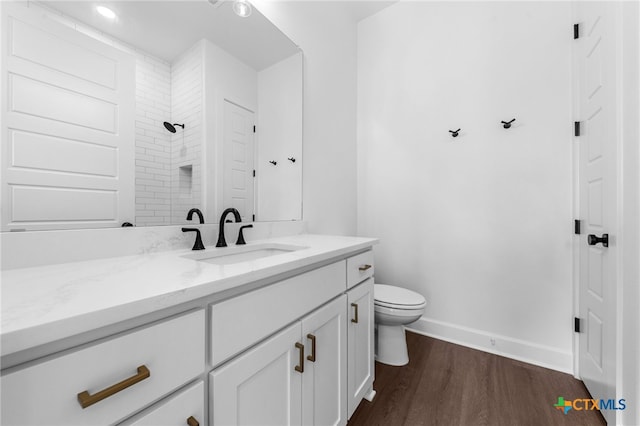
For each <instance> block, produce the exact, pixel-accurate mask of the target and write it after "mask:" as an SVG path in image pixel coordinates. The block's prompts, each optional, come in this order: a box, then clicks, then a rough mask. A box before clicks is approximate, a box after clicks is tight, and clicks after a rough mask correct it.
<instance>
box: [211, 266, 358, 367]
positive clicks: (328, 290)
mask: <svg viewBox="0 0 640 426" xmlns="http://www.w3.org/2000/svg"><path fill="white" fill-rule="evenodd" d="M344 268H345V263H344V261H340V262H336V263H333V264H331V265H328V266H324V267H322V268H319V269H316V270H313V271H311V272H307V273H304V274H302V275H298V276H297V277H293V278H289V279H287V280H284V281H281V282H279V283H276V284H272V285H269V286H267V287H263V288H261V289H258V290H255V291H252V292H250V293H247V294H244V295H242V296H238V297H235V298H233V299H229V300H226V301H224V302H221V303H218V304H215V305H212V306H211V337H212V338H211V358H212V359H211V364H212V365H213V366H216V365H219V364H220V363H221V362H223V361H225V360H227V359H229V358H231V357H232V356H233V355H235V354H237V353H238V352H240V351H242V350H243V349H246V348H248V347H249V346H251V345H253V344H255V343H257V342H259V341H260V340H262V339H264V338H266V337H267V336H269V335H270V334H273V333H274V332H276V331H277V330H279V329H281V328H282V327H284V326H286V325H287V324H290V323H291V322H293V321H295V320H296V319H298V318H300V317H302V316H303V315H305V314H306V313H307V312H309V311H311V310H313V309H315V308H316V307H317V306H320V305H321V304H323V303H325V302H327V301H329V300H331V299H332V298H334V297H335V296H337V295H339V294H341V293H343V292H344V289H345V276H344Z"/></svg>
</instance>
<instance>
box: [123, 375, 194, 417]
mask: <svg viewBox="0 0 640 426" xmlns="http://www.w3.org/2000/svg"><path fill="white" fill-rule="evenodd" d="M204 420H205V419H204V383H202V381H200V382H198V383H196V384H195V385H192V386H189V387H188V388H187V389H185V390H183V391H181V392H178V394H177V395H173V396H171V397H170V398H169V400H168V401H163V402H160V403H158V404H157V405H156V406H153V407H152V408H151V409H150V410H149V411H148V412H147V413H145V414H144V415H143V416H142V417H139V418H137V419H136V420H135V421H134V422H133V423H130V422H127V423H126V425H128V426H165V425H166V426H178V425H180V426H182V425H189V426H190V425H195V424H196V422H197V424H199V425H200V426H205V424H206V422H205V421H204ZM188 421H190V422H191V423H188Z"/></svg>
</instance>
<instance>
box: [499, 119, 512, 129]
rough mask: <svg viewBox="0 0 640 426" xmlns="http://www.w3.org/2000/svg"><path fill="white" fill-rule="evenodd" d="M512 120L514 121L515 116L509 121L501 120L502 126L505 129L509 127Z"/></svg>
mask: <svg viewBox="0 0 640 426" xmlns="http://www.w3.org/2000/svg"><path fill="white" fill-rule="evenodd" d="M514 121H516V119H515V118H514V119H513V120H511V121H501V123H502V127H504V128H505V129H508V128H509V127H511V123H513V122H514Z"/></svg>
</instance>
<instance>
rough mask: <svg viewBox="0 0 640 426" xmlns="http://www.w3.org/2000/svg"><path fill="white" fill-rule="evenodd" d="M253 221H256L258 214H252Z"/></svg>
mask: <svg viewBox="0 0 640 426" xmlns="http://www.w3.org/2000/svg"><path fill="white" fill-rule="evenodd" d="M251 221H252V222H255V221H256V215H255V214H254V215H251Z"/></svg>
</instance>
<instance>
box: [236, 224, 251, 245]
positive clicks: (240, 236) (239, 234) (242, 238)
mask: <svg viewBox="0 0 640 426" xmlns="http://www.w3.org/2000/svg"><path fill="white" fill-rule="evenodd" d="M245 228H253V225H245V226H241V227H240V231H238V241H236V245H237V246H241V245H244V244H247V242H246V241H245V240H244V235H243V234H242V230H243V229H245Z"/></svg>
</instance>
